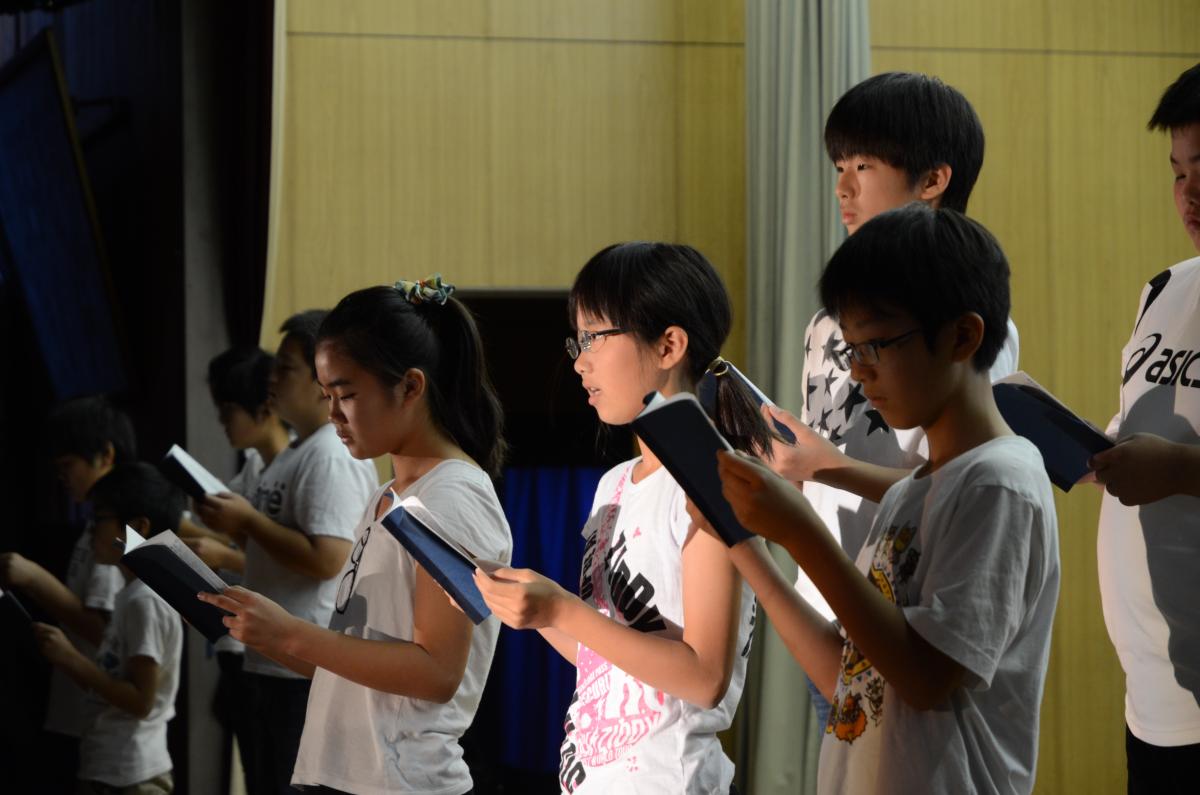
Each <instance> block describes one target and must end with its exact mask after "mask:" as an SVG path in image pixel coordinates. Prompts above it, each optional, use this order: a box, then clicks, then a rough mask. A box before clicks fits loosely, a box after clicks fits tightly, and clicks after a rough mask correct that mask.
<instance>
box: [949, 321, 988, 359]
mask: <svg viewBox="0 0 1200 795" xmlns="http://www.w3.org/2000/svg"><path fill="white" fill-rule="evenodd" d="M952 328H953V334H954V349H953V351H952V352H951V360H952V361H955V362H969V361H971V358H972V357H973V356H974V355H975V351H977V350H979V346H980V345H982V344H983V332H984V328H985V326H984V322H983V318H982V317H980V316H979V315H978V314H977V313H975V312H967V313H966V314H964V315H962V316H961V317H959V318H958V320H955V321H954V322H953V324H952Z"/></svg>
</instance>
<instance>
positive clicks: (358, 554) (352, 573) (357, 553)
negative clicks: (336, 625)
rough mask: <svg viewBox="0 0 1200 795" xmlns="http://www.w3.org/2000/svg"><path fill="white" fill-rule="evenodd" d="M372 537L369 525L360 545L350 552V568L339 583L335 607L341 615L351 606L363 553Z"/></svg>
mask: <svg viewBox="0 0 1200 795" xmlns="http://www.w3.org/2000/svg"><path fill="white" fill-rule="evenodd" d="M370 537H371V525H367V529H366V530H364V531H363V534H362V536H360V537H359V539H358V543H357V544H355V545H354V549H353V550H351V551H350V568H349V569H348V570H347V571H346V573H345V574H343V575H342V581H341V582H340V583H338V592H337V601H336V602H334V605H333V607H334V609H335V610H337V612H339V613H345V612H346V608H347V607H348V606H349V605H350V597H351V596H353V595H354V581H355V580H357V579H358V564H359V563H361V562H362V556H363V551H364V550H366V548H367V539H368V538H370Z"/></svg>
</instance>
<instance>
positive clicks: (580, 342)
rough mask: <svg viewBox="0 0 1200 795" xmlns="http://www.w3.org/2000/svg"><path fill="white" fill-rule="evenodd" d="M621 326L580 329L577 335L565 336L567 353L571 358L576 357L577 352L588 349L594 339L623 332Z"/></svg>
mask: <svg viewBox="0 0 1200 795" xmlns="http://www.w3.org/2000/svg"><path fill="white" fill-rule="evenodd" d="M624 333H625V329H623V328H606V329H604V330H603V331H581V332H579V337H578V338H576V337H567V355H568V356H570V357H571V358H572V359H578V358H579V354H581V353H583V352H584V351H590V350H591V349H592V346H593V345H594V344H595V343H596V340H598V339H600V338H601V337H607V336H609V335H610V334H624Z"/></svg>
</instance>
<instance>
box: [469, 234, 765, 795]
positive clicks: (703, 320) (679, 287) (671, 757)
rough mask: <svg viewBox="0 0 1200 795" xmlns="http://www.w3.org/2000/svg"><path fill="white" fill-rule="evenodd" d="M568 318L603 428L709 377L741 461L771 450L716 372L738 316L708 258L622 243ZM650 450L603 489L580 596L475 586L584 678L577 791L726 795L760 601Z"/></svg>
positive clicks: (583, 286) (590, 270) (571, 771)
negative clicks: (731, 731)
mask: <svg viewBox="0 0 1200 795" xmlns="http://www.w3.org/2000/svg"><path fill="white" fill-rule="evenodd" d="M569 311H570V319H571V323H572V325H573V326H574V328H575V336H573V337H571V338H570V339H568V340H567V352H568V353H569V354H570V355H571V357H572V358H574V360H575V371H576V372H577V373H578V374H579V376H580V378H581V380H582V384H583V388H584V389H585V390H586V391H587V393H588V403H590V404H591V405H592V406H593V407H594V408H595V410H596V413H597V414H598V415H599V416H600V419H601V421H603V422H605V423H608V424H611V425H625V424H628V423H629V422H630V421H631V420H633V418H634V417H635V416H636V415H637V414H638V412H639V411H640V410H641V409H642V405H643V404H642V400H643V397H644V396H645V395H646V394H647V393H650V392H653V391H655V390H657V391H659V392H662V393H663V394H664V395H668V396H669V395H672V394H674V393H676V392H680V391H684V390H687V391H692V390H694V389H695V387H696V384H697V382H698V381H699V380H700V378H701V377H703V376H704V374H705V373H706V371H708V370H709V368H710V365H711V366H712V372H713V375H714V376H716V378H717V381H718V389H717V400H716V411H715V414H716V416H715V417H714V420H715V422H716V423H717V426H718V428H719V429H720V430H721V431H722V432H723V433H724V434H725V435H726V437H727V438H728V439H729V440H730V442H731V443H733V444H734V445H735V446H737V447H738V448H740V449H742V450H746V451H752V452H762V451H764V450H766V449H769V439H770V435H769V432H768V430H767V428H766V424H765V421H764V420H763V418H762V416H761V415H760V414H759V413H758V411H757V410H756V409H755V408H754V404H753V401H751V400H750V399H749V398H748V397H747V396H746V395H745V394H744V393H742V392H740V389H744V387H742V386H741V385H740V382H738V381H737V379H735V378H725V377H722V376H720V375H719V372H721V364H722V362H721V361H719V360H718V354H719V352H720V349H721V345H722V343H724V342H725V338H726V336H727V335H728V334H729V328H730V324H731V322H732V311H731V309H730V303H729V296H728V294H727V293H726V291H725V286H724V285H723V284H722V283H721V279H720V277H719V276H718V275H717V273H716V271H715V270H714V269H713V267H712V265H711V264H709V262H708V261H707V260H706V259H705V258H704V257H703V256H702V255H701V254H700V253H699V252H698V251H696V250H695V249H693V248H690V247H688V246H682V245H668V244H665V243H626V244H621V245H615V246H610V247H608V248H606V249H604V250H602V251H601V252H600V253H598V254H596V255H595V256H594V257H592V259H591V260H590V261H589V262H588V263H587V265H585V266H584V268H583V270H582V271H580V273H579V275H578V277H576V279H575V284H574V286H573V287H572V288H571V293H570V298H569ZM641 453H642V454H641V456H640V457H638V458H634V459H633V460H631V461H626V462H625V463H623V464H619V465H618V466H616V467H615V468H613V469H612V470H610V471H609V472H608V473H607V474H606V475H605V476H604V477H603V478H602V479H601V481H600V484H599V486H598V488H597V490H596V497H595V501H594V503H593V506H592V513H591V517H590V519H589V520H588V522H587V525H586V526H585V527H584V528H583V535H584V538H585V540H586V541H585V549H584V558H583V566H582V571H581V573H580V587H579V594H578V596H577V595H575V594H573V593H568V592H567V591H566V590H564V589H563V588H561V587H559V586H558V585H557V584H556V583H554V582H552V581H550V580H548V579H546V578H545V577H542V576H541V575H540V574H537V573H536V572H533V571H530V570H528V569H520V570H515V569H511V568H510V569H500V570H498V571H496V572H494V573H493V574H492V575H491V576H489V575H487V574H484V573H483V572H481V571H477V572H476V574H475V579H476V582H477V583H478V584H479V587H480V590H481V591H482V592H483V594H484V597H485V599H486V600H487V602H488V604H489V606H491V608H492V610H493V611H494V612H495V614H496V615H497V616H499V618H500V620H501V621H503V622H504V623H505V624H508V625H509V626H511V627H515V628H518V629H523V628H533V629H537V630H538V631H539V632H540V633H541V634H542V636H543V637H544V638H545V639H546V640H547V641H548V642H549V643H550V644H551V645H552V646H553V647H554V648H555V649H556V650H558V652H559V653H561V654H562V655H563V657H565V658H566V659H567V660H569V661H570V662H571V663H573V664H574V665H575V667H576V690H575V697H574V699H573V700H572V703H571V706H570V708H569V709H568V712H567V719H566V737H565V739H564V741H563V745H562V749H561V767H560V769H559V782H560V785H561V787H562V790H563V791H564V792H572V793H613V792H620V793H664V792H672V793H725V792H729V791H730V787H731V784H732V779H733V763H732V762H730V761H729V759H728V758H727V757H726V756H725V755H724V753H723V752H722V750H721V744H720V742H719V741H718V739H717V732H719V731H722V730H723V729H726V728H728V727H729V725H730V722H731V721H732V719H733V714H734V711H735V710H736V708H737V703H738V700H739V698H740V697H741V693H742V685H743V683H744V681H745V675H746V656H747V654H748V653H749V649H750V635H751V627H752V624H753V616H754V599H753V594H752V593H751V592H750V591H749V589H747V588H746V587H745V585H744V584H743V583H742V582H741V580H740V578H739V577H738V575H737V573H736V571H735V570H734V568H733V566H732V564H731V563H730V561H729V556H728V554H727V553H726V551H725V547H724V545H723V544H722V543H721V542H720V541H718V540H716V539H715V538H713V537H712V536H710V535H708V534H706V533H704V532H697V531H696V530H695V528H694V527H692V526H691V523H690V522H689V519H688V514H687V512H686V507H685V502H686V500H685V497H684V493H683V490H682V489H681V488H680V487H679V485H678V484H677V483H676V482H675V481H674V480H673V479H672V478H671V475H670V474H669V473H668V472H667V471H666V470H665V469H664V468H663V467H662V465H661V464H660V462H659V461H658V459H656V458H655V457H654V455H653V453H651V452H650V450H648V449H647V448H644V447H643V448H642V451H641Z"/></svg>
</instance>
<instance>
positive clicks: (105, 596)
mask: <svg viewBox="0 0 1200 795" xmlns="http://www.w3.org/2000/svg"><path fill="white" fill-rule="evenodd" d="M66 586H67V588H68V589H69V590H70V591H71V593H73V594H75V595H76V596H78V597H79V601H81V602H82V603H83V606H84V607H86V608H89V609H91V610H101V611H103V612H105V613H111V612H112V609H113V602H114V601H115V599H116V597H117V593H118V592H119V591H120V590H121V589H122V588H123V587H124V586H125V579H124V578H123V577H122V576H121V571H120V569H118V568H117V567H116V566H107V565H105V564H103V563H96V561H95V559H94V557H93V555H92V526H91V523H90V522H89V523H88V525H87V527H86V528H84V531H83V533H81V534H80V536H79V540H78V541H76V542H75V546H74V548H73V549H72V550H71V563H70V565H68V567H67V581H66ZM63 634H65V635H66V636H67V639H68V640H70V641H71V643H72V644H73V645H74V646H75V648H76V649H79V651H80V652H82V653H83V655H84V656H86V657H92V656H94V655H95V654H96V647H95V646H93V645H92V644H90V643H88V642H87V641H86V640H84V639H83V637H81V636H80V635H77V634H76V633H75V632H73V631H72V630H71V629H70V628H68V627H63ZM84 696H85V694H84V692H83V690H82V689H81V688H80V687H79V685H77V684H75V682H74V681H73V680H72V679H71V677H69V676H67V675H66V674H65V673H63V672H62V670H61V669H59V668H55V669H54V671H53V672H52V673H51V674H50V694H49V697H48V700H47V702H46V723H45V726H46V729H47V730H48V731H52V732H58V733H60V734H66V735H69V736H71V737H79V736H80V735H82V734H83V730H84V729H85V728H87V715H86V714H85V711H84V709H83V703H84Z"/></svg>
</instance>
